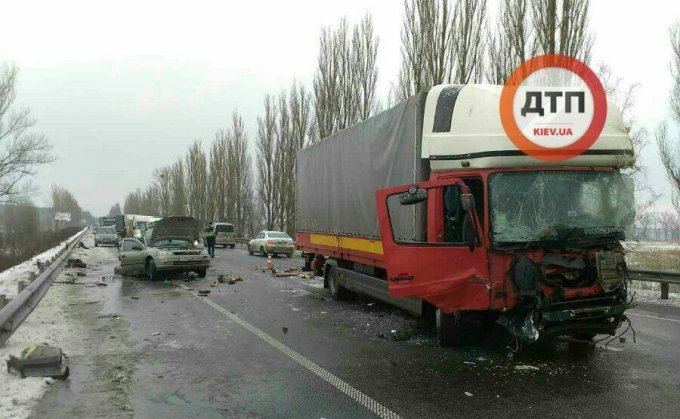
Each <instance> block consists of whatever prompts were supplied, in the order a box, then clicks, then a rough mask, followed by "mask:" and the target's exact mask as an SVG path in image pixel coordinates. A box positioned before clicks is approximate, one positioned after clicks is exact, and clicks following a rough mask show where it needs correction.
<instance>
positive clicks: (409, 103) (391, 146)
mask: <svg viewBox="0 0 680 419" xmlns="http://www.w3.org/2000/svg"><path fill="white" fill-rule="evenodd" d="M426 97H427V92H424V93H419V94H417V95H415V96H412V97H410V98H409V99H407V100H405V101H404V102H402V103H400V104H398V105H397V106H395V107H393V108H390V109H388V110H386V111H384V112H382V113H380V114H378V115H375V116H373V117H371V118H369V119H367V120H365V121H363V122H360V123H359V124H357V125H354V126H352V127H350V128H347V129H344V130H342V131H339V132H337V133H335V134H333V135H331V136H329V137H327V138H325V139H323V140H321V141H320V142H319V143H317V144H314V145H311V146H309V147H307V148H305V149H302V150H300V151H299V152H298V154H297V163H296V176H297V215H296V222H297V231H298V232H317V233H328V234H336V235H346V236H359V237H366V238H380V228H379V226H378V213H377V210H376V201H375V199H376V198H375V194H376V191H377V190H378V189H382V188H386V187H389V186H396V185H403V184H411V183H414V182H420V181H424V180H427V179H428V177H429V164H428V163H429V162H428V160H427V159H422V158H421V144H422V123H423V109H424V105H425V99H426ZM390 214H391V216H392V219H393V228H394V229H395V235H396V236H397V237H421V236H422V234H423V232H424V229H423V228H422V224H421V223H422V221H423V220H424V214H420V211H418V213H416V209H415V206H412V207H401V208H394V207H392V206H390ZM414 217H415V219H414ZM416 225H418V226H420V227H417V228H415V231H414V226H416Z"/></svg>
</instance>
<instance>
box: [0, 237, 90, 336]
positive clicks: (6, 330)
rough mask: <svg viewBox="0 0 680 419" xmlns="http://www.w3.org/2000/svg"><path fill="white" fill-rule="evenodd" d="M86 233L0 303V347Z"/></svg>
mask: <svg viewBox="0 0 680 419" xmlns="http://www.w3.org/2000/svg"><path fill="white" fill-rule="evenodd" d="M85 233H87V229H84V230H83V231H82V232H81V233H80V234H78V236H76V237H75V238H74V239H73V240H72V241H71V242H70V243H69V244H68V246H67V247H62V248H61V249H59V251H58V252H57V254H56V255H55V256H54V257H53V258H52V259H51V260H49V261H45V263H44V264H42V265H39V269H40V273H39V274H38V275H37V276H35V275H34V274H33V273H31V274H29V277H28V278H26V279H27V280H28V281H29V282H30V283H29V284H27V285H25V284H26V283H25V282H24V281H19V282H18V284H17V286H18V287H19V289H18V291H19V292H18V293H17V295H16V297H14V298H13V299H12V300H10V301H9V303H7V305H5V306H4V307H1V305H4V303H5V301H4V298H3V299H2V300H3V301H0V345H2V344H4V343H5V342H6V341H7V339H9V337H10V336H12V333H14V331H16V330H17V329H18V328H19V326H21V323H23V322H24V320H25V319H26V317H28V315H29V314H31V312H32V311H33V309H35V307H37V305H38V303H39V302H40V300H41V299H42V298H43V296H44V295H45V293H46V292H47V290H48V289H49V288H50V285H52V281H54V278H56V276H57V275H58V274H59V272H60V271H61V268H62V267H63V266H64V262H65V261H66V260H67V259H68V257H69V256H70V255H71V251H73V249H74V248H75V247H76V246H77V245H78V243H80V241H81V240H82V239H83V236H85ZM3 297H4V296H3Z"/></svg>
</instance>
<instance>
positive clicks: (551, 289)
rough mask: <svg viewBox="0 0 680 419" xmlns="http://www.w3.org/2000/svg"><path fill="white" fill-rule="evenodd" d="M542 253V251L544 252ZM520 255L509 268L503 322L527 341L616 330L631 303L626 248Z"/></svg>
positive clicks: (580, 337) (586, 336) (589, 336)
mask: <svg viewBox="0 0 680 419" xmlns="http://www.w3.org/2000/svg"><path fill="white" fill-rule="evenodd" d="M541 253H542V252H541ZM532 256H533V257H530V256H527V255H525V256H521V257H519V258H517V259H515V260H514V261H513V262H512V266H511V268H510V269H509V273H508V274H509V277H510V280H511V286H512V293H511V294H510V299H511V300H512V301H511V303H510V305H513V306H514V307H513V308H512V309H511V310H508V311H506V312H504V313H502V314H501V315H500V316H499V317H498V322H499V323H501V324H502V325H503V326H505V327H506V328H507V329H508V330H509V331H510V332H511V333H512V334H513V335H515V336H516V337H518V338H519V339H521V340H522V341H525V342H535V341H537V340H538V339H539V338H554V337H559V336H570V337H572V338H575V339H578V340H590V339H592V338H593V337H594V336H595V335H598V334H608V335H613V334H614V333H615V332H616V330H617V329H618V328H619V326H620V325H621V323H622V322H623V321H624V320H625V314H624V312H625V310H626V309H627V308H628V305H629V304H630V296H629V293H628V286H627V285H628V275H627V268H626V263H625V260H624V258H623V252H622V251H621V250H620V249H617V250H594V251H584V252H582V253H580V254H574V253H571V254H566V255H556V254H551V253H549V254H533V255H532Z"/></svg>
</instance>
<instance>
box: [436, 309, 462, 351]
mask: <svg viewBox="0 0 680 419" xmlns="http://www.w3.org/2000/svg"><path fill="white" fill-rule="evenodd" d="M461 317H462V316H461V314H460V313H459V312H453V313H444V312H443V311H441V310H440V309H437V311H436V312H435V321H436V325H437V341H438V342H439V345H440V346H445V347H448V346H458V345H460V342H461V329H462V320H461Z"/></svg>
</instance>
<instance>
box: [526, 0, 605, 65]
mask: <svg viewBox="0 0 680 419" xmlns="http://www.w3.org/2000/svg"><path fill="white" fill-rule="evenodd" d="M589 7H590V0H531V9H532V15H533V26H534V28H535V32H536V42H537V45H538V52H539V53H541V54H562V55H568V56H570V57H574V58H577V59H579V60H581V61H583V62H584V63H586V64H588V63H589V62H590V55H591V50H592V47H593V37H592V35H591V34H590V32H589V31H588V20H589V19H588V13H589Z"/></svg>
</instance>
